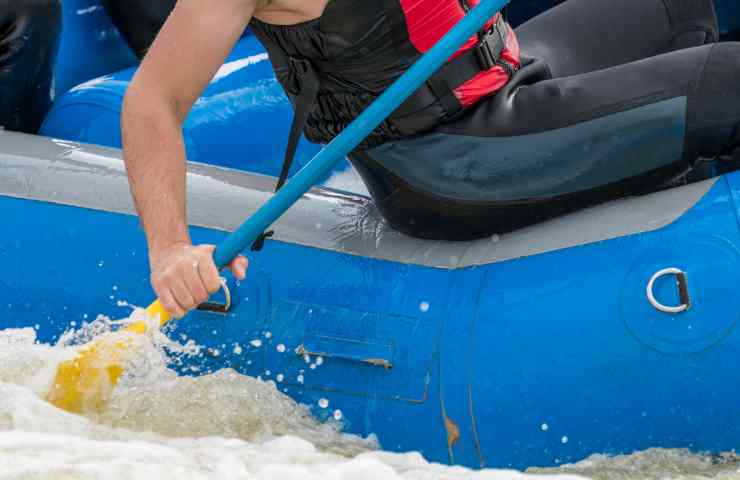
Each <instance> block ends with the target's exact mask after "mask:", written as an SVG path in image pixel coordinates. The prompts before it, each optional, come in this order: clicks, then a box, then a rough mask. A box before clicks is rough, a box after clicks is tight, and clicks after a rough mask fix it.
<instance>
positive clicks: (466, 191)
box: [351, 0, 740, 240]
mask: <svg viewBox="0 0 740 480" xmlns="http://www.w3.org/2000/svg"><path fill="white" fill-rule="evenodd" d="M517 33H518V35H519V38H520V42H521V45H522V53H523V55H524V56H526V57H528V58H529V60H526V61H525V66H524V67H523V68H522V69H521V70H520V71H519V72H518V73H517V74H516V75H515V77H514V78H513V79H512V81H511V82H510V83H509V84H508V85H507V86H506V87H505V88H504V89H503V90H502V91H500V92H498V93H497V94H496V95H494V96H492V97H491V98H489V99H487V100H485V101H482V102H480V103H479V104H478V105H477V106H475V107H474V108H472V109H471V110H469V111H468V112H467V113H466V114H465V115H464V116H463V117H461V118H460V119H459V120H457V121H455V122H453V123H448V124H445V125H442V126H440V127H439V128H438V129H437V130H435V131H434V132H432V133H429V134H426V135H423V136H420V137H417V138H412V139H408V140H403V141H396V142H390V143H386V144H384V145H381V146H380V147H377V148H374V149H371V150H368V151H365V152H355V153H354V154H353V155H352V157H351V160H352V161H353V163H354V164H355V166H356V167H357V169H358V171H359V172H360V174H361V175H362V176H363V178H364V179H365V181H366V183H367V184H368V187H369V189H370V191H371V193H372V195H373V197H374V198H375V200H376V203H377V204H378V207H379V208H380V210H381V211H382V213H383V214H384V215H385V216H386V218H387V219H388V221H389V222H390V223H391V225H393V226H394V227H395V228H397V229H399V230H401V231H404V232H406V233H409V234H412V235H415V236H421V237H427V238H442V239H451V240H464V239H470V238H476V237H482V236H487V235H491V234H494V233H502V232H506V231H510V230H512V229H516V228H520V227H523V226H526V225H530V224H532V223H535V222H539V221H542V220H545V219H548V218H551V217H553V216H557V215H560V214H563V213H566V212H571V211H574V210H576V209H580V208H583V207H586V206H590V205H594V204H596V203H600V202H603V201H606V200H609V199H612V198H615V197H619V196H624V195H631V194H639V193H643V192H646V191H650V190H654V189H656V188H659V187H661V186H665V185H667V184H668V183H669V182H672V181H674V180H675V179H677V178H680V177H682V176H684V175H685V174H686V173H687V172H689V171H690V170H691V169H692V167H693V165H694V163H695V161H696V159H697V158H698V157H708V158H712V157H715V156H717V155H718V154H720V153H722V152H726V151H727V150H728V149H731V148H732V145H733V142H735V141H736V137H735V132H736V127H737V125H738V124H739V123H740V81H738V79H740V44H737V43H722V44H715V43H712V42H714V41H715V40H716V39H717V26H716V19H715V15H714V10H713V6H712V2H711V0H619V1H615V0H569V1H567V2H565V3H563V4H561V5H559V6H558V7H555V8H554V9H552V10H549V11H547V12H545V13H544V14H542V15H540V16H538V17H536V18H534V19H532V20H530V21H529V22H527V23H525V24H524V25H522V26H521V27H520V28H519V29H517Z"/></svg>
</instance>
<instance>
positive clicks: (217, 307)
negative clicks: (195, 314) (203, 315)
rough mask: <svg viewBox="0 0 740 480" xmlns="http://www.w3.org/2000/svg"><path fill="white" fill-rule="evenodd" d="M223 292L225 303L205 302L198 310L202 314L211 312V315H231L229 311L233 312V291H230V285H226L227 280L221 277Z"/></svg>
mask: <svg viewBox="0 0 740 480" xmlns="http://www.w3.org/2000/svg"><path fill="white" fill-rule="evenodd" d="M221 290H223V291H224V298H225V301H224V303H219V302H210V301H209V302H205V303H201V304H200V305H198V306H197V307H196V309H197V310H200V311H201V312H211V313H222V314H226V313H229V310H231V291H230V290H229V285H228V284H227V283H226V279H225V278H223V277H221Z"/></svg>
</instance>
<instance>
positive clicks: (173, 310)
mask: <svg viewBox="0 0 740 480" xmlns="http://www.w3.org/2000/svg"><path fill="white" fill-rule="evenodd" d="M157 298H158V299H159V301H160V303H162V306H163V307H164V309H165V310H167V311H168V312H169V313H170V315H172V316H173V317H175V318H182V317H184V316H185V312H184V311H183V309H182V308H181V307H180V305H179V304H178V303H177V302H176V301H175V297H173V296H172V293H171V292H170V290H169V289H165V290H162V291H161V292H157Z"/></svg>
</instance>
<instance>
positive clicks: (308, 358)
mask: <svg viewBox="0 0 740 480" xmlns="http://www.w3.org/2000/svg"><path fill="white" fill-rule="evenodd" d="M303 361H304V362H306V363H311V355H309V354H307V353H305V354H303Z"/></svg>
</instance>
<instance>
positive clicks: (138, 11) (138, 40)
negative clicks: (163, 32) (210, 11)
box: [102, 0, 217, 58]
mask: <svg viewBox="0 0 740 480" xmlns="http://www.w3.org/2000/svg"><path fill="white" fill-rule="evenodd" d="M102 3H103V7H104V8H105V10H106V11H107V12H108V15H109V16H110V17H111V20H113V23H114V24H115V26H116V27H117V28H118V30H119V31H120V32H121V34H122V35H123V38H125V39H126V42H128V44H129V46H130V47H131V49H132V50H133V51H134V53H136V55H137V56H138V57H139V58H143V57H144V55H146V52H147V50H149V47H150V46H151V44H152V42H153V41H154V38H155V37H156V36H157V33H159V30H160V29H161V28H162V25H164V22H165V21H166V20H167V17H168V16H169V15H170V13H172V9H174V8H175V4H176V3H177V0H102ZM215 8H217V7H215Z"/></svg>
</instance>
